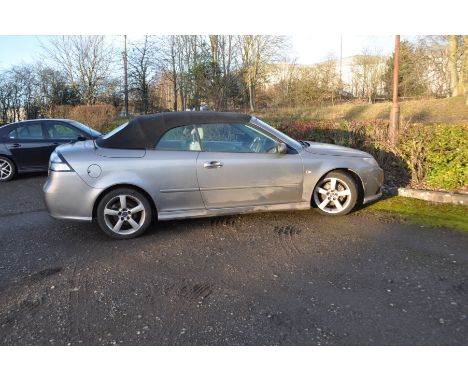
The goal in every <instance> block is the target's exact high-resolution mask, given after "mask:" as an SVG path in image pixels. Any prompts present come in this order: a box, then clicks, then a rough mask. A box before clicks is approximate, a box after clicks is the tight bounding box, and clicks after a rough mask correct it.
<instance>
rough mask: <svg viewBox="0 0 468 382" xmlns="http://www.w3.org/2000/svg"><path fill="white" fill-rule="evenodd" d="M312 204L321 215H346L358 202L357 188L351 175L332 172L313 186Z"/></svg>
mask: <svg viewBox="0 0 468 382" xmlns="http://www.w3.org/2000/svg"><path fill="white" fill-rule="evenodd" d="M313 198H314V203H315V206H316V207H317V208H318V212H320V213H321V214H323V215H346V214H348V213H349V212H351V210H352V209H353V208H354V206H355V205H356V202H357V200H358V188H357V185H356V181H355V180H354V178H353V177H352V176H351V175H348V174H346V173H345V172H341V171H332V172H330V173H328V174H327V175H325V176H324V177H323V178H322V179H321V180H320V181H319V182H318V184H317V186H315V189H314V194H313Z"/></svg>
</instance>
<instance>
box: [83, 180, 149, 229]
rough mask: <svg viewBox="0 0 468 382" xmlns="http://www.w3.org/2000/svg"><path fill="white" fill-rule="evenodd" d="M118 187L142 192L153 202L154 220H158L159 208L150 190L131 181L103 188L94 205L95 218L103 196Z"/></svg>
mask: <svg viewBox="0 0 468 382" xmlns="http://www.w3.org/2000/svg"><path fill="white" fill-rule="evenodd" d="M117 188H131V189H134V190H135V191H138V192H141V193H142V194H143V195H144V196H145V197H146V198H147V199H148V202H149V203H150V204H151V212H152V213H153V220H157V218H158V209H157V208H156V203H155V202H154V199H153V198H152V197H151V195H150V194H149V192H148V191H146V190H145V189H144V188H141V187H139V186H136V185H134V184H131V183H119V184H114V185H112V186H110V187H107V188H106V189H104V190H102V192H101V193H100V194H99V195H98V197H97V198H96V200H95V201H94V205H93V215H92V216H93V219H95V218H96V217H97V207H98V205H99V202H100V201H101V200H102V198H103V197H104V196H105V195H106V194H107V193H109V192H111V191H113V190H116V189H117Z"/></svg>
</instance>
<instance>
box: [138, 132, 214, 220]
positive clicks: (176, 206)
mask: <svg viewBox="0 0 468 382" xmlns="http://www.w3.org/2000/svg"><path fill="white" fill-rule="evenodd" d="M192 131H193V128H191V127H190V126H181V127H175V128H173V129H171V130H169V131H167V132H166V133H165V134H164V135H163V136H162V137H161V139H160V140H159V141H158V143H157V144H156V146H155V148H154V150H146V155H145V170H144V177H145V179H147V180H148V184H149V185H150V186H149V187H150V189H151V192H153V193H154V195H155V199H156V205H157V207H158V213H160V214H164V213H171V212H175V211H177V212H180V211H190V210H192V211H195V210H198V211H205V205H204V203H203V200H202V198H201V194H200V189H199V187H198V180H197V169H196V167H197V157H198V155H199V153H200V145H199V143H198V142H196V140H195V139H194V136H193V135H192V134H191V132H192Z"/></svg>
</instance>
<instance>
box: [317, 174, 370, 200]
mask: <svg viewBox="0 0 468 382" xmlns="http://www.w3.org/2000/svg"><path fill="white" fill-rule="evenodd" d="M333 171H340V172H343V173H345V174H348V175H351V176H352V177H353V179H354V180H355V182H356V186H357V188H358V199H357V203H358V204H359V205H361V204H362V203H363V201H364V183H363V181H362V179H361V177H360V176H359V175H358V173H357V172H356V171H353V170H352V169H350V168H347V167H337V168H332V169H330V170H327V171H326V172H325V173H324V174H323V175H322V176H321V177H320V178H319V179H318V180H317V181H316V182H315V184H314V187H313V188H312V195H311V199H310V203H311V205H312V206H313V205H314V192H313V190H315V187H317V184H318V183H319V182H320V181H321V180H322V179H323V178H325V177H326V176H327V175H328V174H329V173H331V172H333Z"/></svg>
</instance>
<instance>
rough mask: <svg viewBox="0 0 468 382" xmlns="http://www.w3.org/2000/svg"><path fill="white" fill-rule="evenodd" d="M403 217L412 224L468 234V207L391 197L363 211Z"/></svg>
mask: <svg viewBox="0 0 468 382" xmlns="http://www.w3.org/2000/svg"><path fill="white" fill-rule="evenodd" d="M362 211H363V212H364V211H369V212H372V211H374V212H379V213H383V214H386V215H390V216H397V217H401V218H403V219H405V220H407V221H409V222H410V223H414V224H419V225H424V226H429V227H445V228H451V229H455V230H457V231H461V232H468V206H461V205H455V204H441V203H429V202H425V201H423V200H419V199H412V198H403V197H399V196H395V197H389V198H385V199H382V200H380V201H379V202H377V203H374V204H372V205H370V206H368V207H367V208H364V209H363V210H362Z"/></svg>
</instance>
